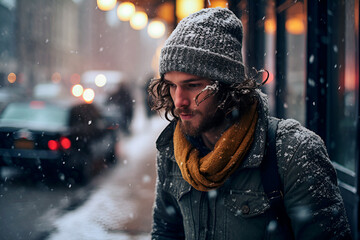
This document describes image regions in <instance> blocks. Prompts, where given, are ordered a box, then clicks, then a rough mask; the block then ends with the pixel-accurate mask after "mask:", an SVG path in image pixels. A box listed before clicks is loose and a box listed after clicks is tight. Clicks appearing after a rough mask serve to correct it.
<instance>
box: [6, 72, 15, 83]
mask: <svg viewBox="0 0 360 240" xmlns="http://www.w3.org/2000/svg"><path fill="white" fill-rule="evenodd" d="M8 81H9V83H14V82H15V81H16V74H15V73H9V75H8Z"/></svg>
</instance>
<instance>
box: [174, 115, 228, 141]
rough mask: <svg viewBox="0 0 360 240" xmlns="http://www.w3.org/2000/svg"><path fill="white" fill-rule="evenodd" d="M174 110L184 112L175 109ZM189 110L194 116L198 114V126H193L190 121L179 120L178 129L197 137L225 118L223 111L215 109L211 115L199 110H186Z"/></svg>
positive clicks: (219, 123) (216, 125)
mask: <svg viewBox="0 0 360 240" xmlns="http://www.w3.org/2000/svg"><path fill="white" fill-rule="evenodd" d="M175 112H177V113H179V112H184V111H181V110H178V109H176V110H175ZM186 112H191V113H192V114H193V115H194V116H195V115H198V116H199V117H200V118H201V119H200V120H199V124H198V126H194V125H193V124H192V122H191V121H186V120H185V121H183V120H181V119H179V121H180V129H181V131H182V132H183V133H184V134H185V135H187V136H191V137H199V136H200V135H201V134H202V133H204V132H208V131H211V130H212V129H214V128H216V127H218V126H220V125H221V123H223V121H224V120H225V113H224V112H223V111H219V109H217V110H216V112H215V113H214V114H212V115H206V116H205V115H204V114H202V113H201V112H199V111H196V110H193V111H186Z"/></svg>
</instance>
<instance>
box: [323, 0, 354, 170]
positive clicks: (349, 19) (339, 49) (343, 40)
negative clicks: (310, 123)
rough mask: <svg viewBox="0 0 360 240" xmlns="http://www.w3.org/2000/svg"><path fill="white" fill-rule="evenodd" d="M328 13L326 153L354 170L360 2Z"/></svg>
mask: <svg viewBox="0 0 360 240" xmlns="http://www.w3.org/2000/svg"><path fill="white" fill-rule="evenodd" d="M334 9H335V10H336V11H334V12H331V14H332V15H333V16H334V17H336V18H337V20H336V21H335V20H334V24H336V25H333V26H331V27H332V30H333V31H334V35H333V37H332V39H331V41H332V42H331V43H332V44H331V45H330V46H329V47H330V49H329V51H330V52H331V56H332V58H333V59H334V62H333V65H332V66H330V68H331V69H329V71H330V78H331V80H332V81H333V82H334V84H333V85H332V86H331V89H330V87H329V91H330V95H329V98H328V99H329V106H328V109H329V117H328V121H329V129H328V133H329V143H330V144H328V147H329V152H330V155H331V159H332V160H333V161H335V162H336V163H338V164H340V165H341V166H343V167H345V168H346V169H349V170H351V171H355V161H356V151H357V149H358V147H359V146H358V145H357V144H358V143H357V134H358V132H357V121H358V114H359V113H358V109H359V96H358V92H359V45H358V44H359V38H358V33H359V32H358V31H359V1H344V2H342V3H339V5H338V6H337V7H336V8H334Z"/></svg>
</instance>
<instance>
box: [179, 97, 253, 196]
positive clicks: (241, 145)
mask: <svg viewBox="0 0 360 240" xmlns="http://www.w3.org/2000/svg"><path fill="white" fill-rule="evenodd" d="M256 107H257V104H254V105H253V106H252V107H251V109H250V111H249V112H248V113H247V114H245V115H244V116H242V118H241V119H240V121H239V122H236V123H234V124H233V125H232V126H231V127H230V128H229V129H227V130H226V131H225V132H224V133H223V134H222V136H221V138H220V139H219V140H218V141H217V143H216V144H215V147H214V149H213V150H212V151H211V152H210V153H209V154H207V155H206V156H204V157H202V158H199V151H198V150H197V149H196V148H194V147H193V146H192V145H191V144H190V143H189V141H188V140H187V139H186V137H185V136H184V134H183V133H182V132H181V130H180V126H179V123H177V125H176V128H175V132H174V154H175V159H176V162H177V164H178V165H179V168H180V170H181V174H182V176H183V178H184V179H185V180H186V181H187V182H188V183H189V184H190V185H191V186H193V187H194V188H195V189H197V190H199V191H209V190H212V189H215V188H218V187H219V186H221V185H222V184H224V182H225V181H226V179H227V178H228V177H229V176H230V175H231V174H232V173H233V172H234V171H235V170H236V169H237V168H238V167H239V166H240V164H241V162H242V160H243V158H244V157H245V155H246V153H247V151H248V150H249V148H250V146H251V143H252V141H253V138H254V132H255V126H256V122H257V119H258V113H257V111H256Z"/></svg>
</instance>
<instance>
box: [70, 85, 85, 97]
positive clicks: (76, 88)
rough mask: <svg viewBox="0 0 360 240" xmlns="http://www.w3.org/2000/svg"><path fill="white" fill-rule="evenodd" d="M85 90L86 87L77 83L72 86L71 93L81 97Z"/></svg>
mask: <svg viewBox="0 0 360 240" xmlns="http://www.w3.org/2000/svg"><path fill="white" fill-rule="evenodd" d="M83 92H84V88H83V87H82V86H81V85H80V84H76V85H74V86H73V87H72V88H71V93H72V95H74V96H75V97H80V96H81V95H82V94H83Z"/></svg>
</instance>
